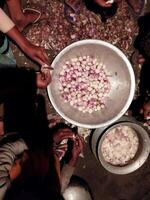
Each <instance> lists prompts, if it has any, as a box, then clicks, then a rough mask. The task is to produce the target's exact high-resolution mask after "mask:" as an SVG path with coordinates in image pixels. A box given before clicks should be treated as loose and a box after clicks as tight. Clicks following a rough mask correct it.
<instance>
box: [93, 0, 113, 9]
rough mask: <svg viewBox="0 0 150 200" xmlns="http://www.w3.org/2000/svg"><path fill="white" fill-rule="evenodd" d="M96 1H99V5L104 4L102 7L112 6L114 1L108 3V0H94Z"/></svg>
mask: <svg viewBox="0 0 150 200" xmlns="http://www.w3.org/2000/svg"><path fill="white" fill-rule="evenodd" d="M94 1H95V3H97V4H98V5H99V6H102V7H106V8H108V7H111V6H112V3H108V2H107V0H94Z"/></svg>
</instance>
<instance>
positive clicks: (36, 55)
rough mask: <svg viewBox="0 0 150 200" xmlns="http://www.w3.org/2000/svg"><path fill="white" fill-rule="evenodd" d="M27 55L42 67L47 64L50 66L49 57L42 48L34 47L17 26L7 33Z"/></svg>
mask: <svg viewBox="0 0 150 200" xmlns="http://www.w3.org/2000/svg"><path fill="white" fill-rule="evenodd" d="M6 34H7V35H8V36H9V37H10V38H11V39H12V40H13V41H14V42H15V43H16V44H17V45H18V46H19V47H20V48H21V49H22V51H24V53H25V54H26V55H28V56H29V57H30V58H31V59H32V60H34V61H36V62H37V63H39V64H40V65H41V66H42V65H43V64H44V63H45V64H48V56H47V54H46V51H45V50H44V49H43V48H42V47H38V46H35V45H33V44H32V43H31V42H30V41H28V40H27V39H26V37H25V36H24V35H23V34H22V33H21V32H20V31H19V30H18V28H17V27H16V26H14V27H13V28H12V29H10V30H9V31H8V32H7V33H6Z"/></svg>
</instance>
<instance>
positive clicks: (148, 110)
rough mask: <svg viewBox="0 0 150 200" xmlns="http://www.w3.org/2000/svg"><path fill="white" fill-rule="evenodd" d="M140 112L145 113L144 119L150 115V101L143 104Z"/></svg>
mask: <svg viewBox="0 0 150 200" xmlns="http://www.w3.org/2000/svg"><path fill="white" fill-rule="evenodd" d="M140 113H141V114H143V116H144V119H147V118H149V117H150V101H149V102H147V103H145V104H144V105H143V108H142V109H141V111H140Z"/></svg>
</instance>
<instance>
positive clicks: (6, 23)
mask: <svg viewBox="0 0 150 200" xmlns="http://www.w3.org/2000/svg"><path fill="white" fill-rule="evenodd" d="M14 26H15V24H14V22H13V21H12V20H11V19H10V18H9V17H8V16H7V15H6V14H5V12H4V11H3V10H2V9H1V8H0V31H1V32H3V33H7V32H8V31H10V30H11V29H12V28H13V27H14Z"/></svg>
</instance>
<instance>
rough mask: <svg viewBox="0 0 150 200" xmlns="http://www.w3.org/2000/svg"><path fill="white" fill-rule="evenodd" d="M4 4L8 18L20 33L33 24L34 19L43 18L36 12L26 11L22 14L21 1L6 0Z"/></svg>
mask: <svg viewBox="0 0 150 200" xmlns="http://www.w3.org/2000/svg"><path fill="white" fill-rule="evenodd" d="M6 3H7V6H8V10H9V13H10V16H11V18H12V20H13V21H14V23H15V24H16V25H17V26H18V28H19V30H20V31H23V29H24V28H25V27H26V26H28V25H29V24H31V23H34V22H35V21H36V19H39V18H40V19H42V18H45V16H42V17H41V13H40V12H37V11H36V10H32V9H31V10H29V9H27V10H25V11H24V12H23V9H22V5H21V0H17V1H16V0H6Z"/></svg>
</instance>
